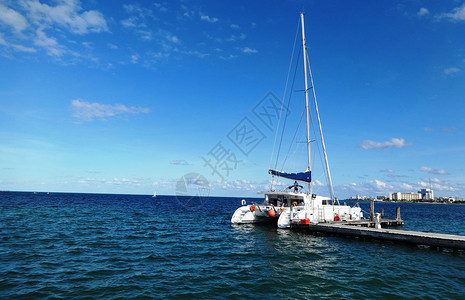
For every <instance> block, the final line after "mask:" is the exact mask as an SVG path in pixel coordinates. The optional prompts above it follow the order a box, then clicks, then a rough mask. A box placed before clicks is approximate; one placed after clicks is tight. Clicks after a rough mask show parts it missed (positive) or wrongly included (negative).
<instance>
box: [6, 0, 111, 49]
mask: <svg viewBox="0 0 465 300" xmlns="http://www.w3.org/2000/svg"><path fill="white" fill-rule="evenodd" d="M53 3H54V4H46V3H41V2H40V1H38V0H23V1H17V2H15V1H8V2H6V3H5V2H3V1H2V3H0V24H4V25H6V26H7V28H10V29H11V32H10V33H11V34H9V35H8V36H7V35H6V33H7V32H5V35H2V36H1V37H0V43H1V44H2V45H4V46H7V47H9V48H10V49H14V50H16V51H19V52H30V53H32V52H36V49H35V48H31V47H30V41H32V43H33V45H34V46H36V47H39V48H43V49H44V50H45V52H46V53H47V55H49V56H52V57H55V58H60V57H62V56H63V55H64V54H69V55H72V56H74V57H76V56H78V55H77V54H76V52H74V51H70V50H68V49H67V48H66V46H64V45H63V44H62V43H60V39H63V40H65V39H66V41H67V42H68V41H69V40H70V39H69V38H67V37H66V34H67V33H68V32H69V33H72V34H78V35H84V34H87V33H90V32H94V33H95V32H109V29H108V26H107V22H106V20H105V18H104V16H103V14H102V13H100V12H99V11H96V10H83V9H82V7H81V4H80V1H79V0H57V1H54V2H53ZM5 5H6V6H5ZM25 37H27V39H25ZM63 37H64V38H63ZM15 39H16V40H19V41H21V44H19V42H17V41H15V42H12V41H13V40H15ZM26 43H27V44H26Z"/></svg>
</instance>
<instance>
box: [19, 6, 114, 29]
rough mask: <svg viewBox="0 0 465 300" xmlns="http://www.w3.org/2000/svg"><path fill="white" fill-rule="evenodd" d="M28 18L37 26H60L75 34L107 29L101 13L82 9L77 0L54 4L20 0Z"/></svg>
mask: <svg viewBox="0 0 465 300" xmlns="http://www.w3.org/2000/svg"><path fill="white" fill-rule="evenodd" d="M22 5H23V7H24V8H25V9H26V11H27V13H28V16H29V18H30V19H31V20H32V21H33V22H34V23H35V24H36V25H38V26H50V27H52V26H54V25H58V26H62V27H65V28H68V29H69V30H70V31H71V32H72V33H75V34H86V33H88V32H102V31H108V26H107V23H106V21H105V18H104V17H103V15H102V14H101V13H100V12H98V11H95V10H89V11H84V12H81V11H82V8H81V6H80V1H79V0H59V1H57V5H56V6H49V5H48V4H42V3H40V2H39V1H38V0H26V1H23V2H22Z"/></svg>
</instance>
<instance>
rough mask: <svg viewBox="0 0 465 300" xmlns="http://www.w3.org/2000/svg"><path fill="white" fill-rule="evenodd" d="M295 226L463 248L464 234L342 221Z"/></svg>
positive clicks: (373, 237)
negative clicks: (352, 223) (364, 225)
mask: <svg viewBox="0 0 465 300" xmlns="http://www.w3.org/2000/svg"><path fill="white" fill-rule="evenodd" d="M296 227H297V228H298V229H306V230H309V231H310V232H322V233H327V234H336V235H342V236H357V237H363V238H370V239H378V240H387V241H394V242H400V243H406V244H414V245H426V246H431V247H440V248H453V249H465V236H461V235H452V234H443V233H432V232H421V231H407V230H399V229H385V228H380V229H377V228H371V227H362V226H354V225H349V224H343V223H318V224H310V225H305V226H296Z"/></svg>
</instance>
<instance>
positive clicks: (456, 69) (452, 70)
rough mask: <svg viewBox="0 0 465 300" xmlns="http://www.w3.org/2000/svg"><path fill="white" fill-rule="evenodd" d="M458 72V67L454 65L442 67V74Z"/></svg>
mask: <svg viewBox="0 0 465 300" xmlns="http://www.w3.org/2000/svg"><path fill="white" fill-rule="evenodd" d="M458 72H460V69H459V68H456V67H451V68H447V69H444V74H446V75H450V74H454V73H458Z"/></svg>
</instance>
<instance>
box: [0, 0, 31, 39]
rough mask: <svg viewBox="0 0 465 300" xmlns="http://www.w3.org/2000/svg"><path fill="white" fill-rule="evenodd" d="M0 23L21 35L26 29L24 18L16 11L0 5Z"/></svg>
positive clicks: (26, 23)
mask: <svg viewBox="0 0 465 300" xmlns="http://www.w3.org/2000/svg"><path fill="white" fill-rule="evenodd" d="M0 22H1V23H4V24H6V25H8V26H11V27H12V28H13V29H14V31H15V32H16V33H21V32H22V31H23V30H24V29H26V28H27V27H28V22H27V20H26V18H25V17H24V16H23V15H22V14H20V13H18V12H17V11H15V10H13V9H11V8H8V7H6V6H4V5H2V4H1V3H0Z"/></svg>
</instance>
